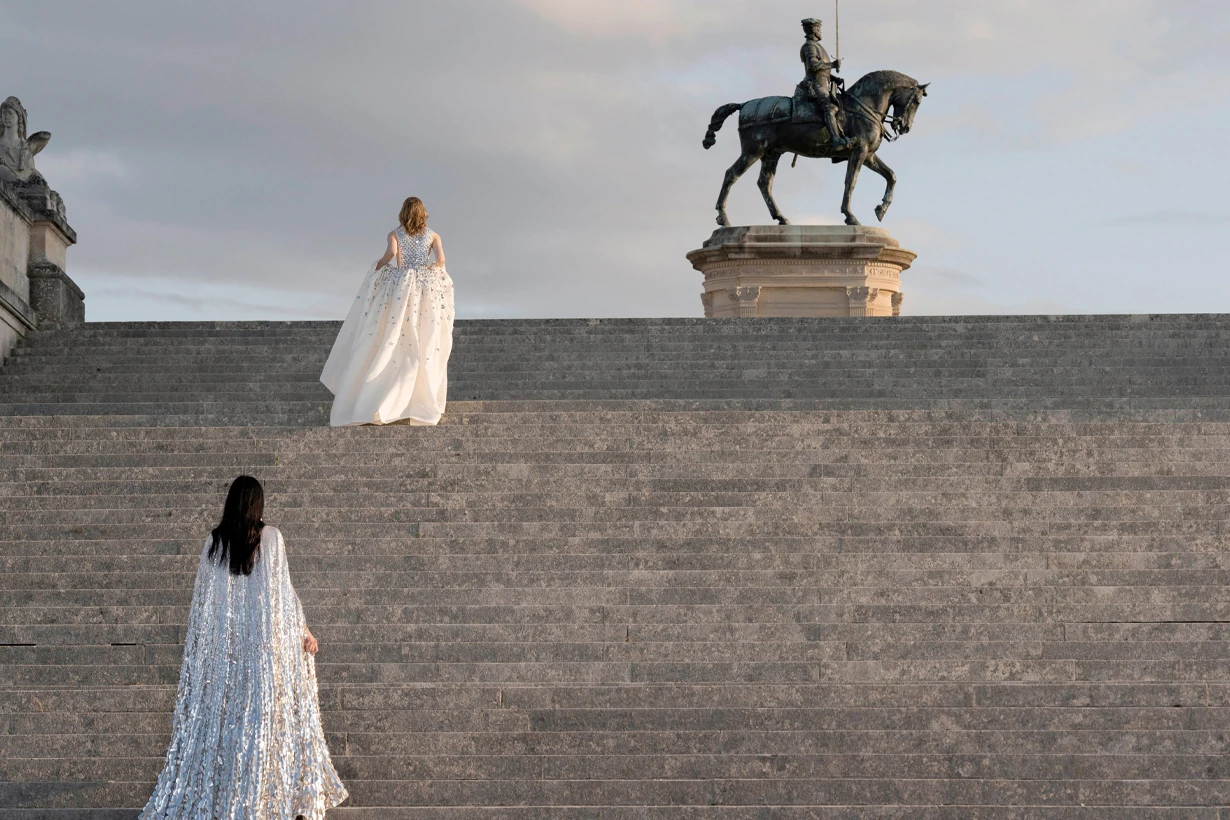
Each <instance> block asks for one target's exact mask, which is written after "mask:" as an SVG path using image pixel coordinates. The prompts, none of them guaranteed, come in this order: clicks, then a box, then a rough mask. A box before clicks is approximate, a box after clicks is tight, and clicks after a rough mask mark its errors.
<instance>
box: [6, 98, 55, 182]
mask: <svg viewBox="0 0 1230 820" xmlns="http://www.w3.org/2000/svg"><path fill="white" fill-rule="evenodd" d="M26 122H27V116H26V109H25V106H23V105H22V104H21V100H19V99H17V98H16V97H9V98H8V99H7V100H5V101H4V102H3V103H0V178H4V179H8V180H9V181H12V182H30V181H31V180H32V179H41V176H40V175H39V173H38V169H36V168H35V167H34V155H35V154H37V153H38V152H39V151H42V150H43V149H44V148H45V147H46V146H47V143H48V142H49V141H50V140H51V134H50V133H49V132H47V131H39V132H38V133H37V134H33V135H30V136H28V137H27V136H26Z"/></svg>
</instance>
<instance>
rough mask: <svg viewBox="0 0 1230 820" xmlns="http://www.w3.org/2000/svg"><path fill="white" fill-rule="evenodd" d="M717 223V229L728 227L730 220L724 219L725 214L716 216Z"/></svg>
mask: <svg viewBox="0 0 1230 820" xmlns="http://www.w3.org/2000/svg"><path fill="white" fill-rule="evenodd" d="M717 223H718V227H719V228H729V227H730V220H729V219H727V218H726V214H718V218H717Z"/></svg>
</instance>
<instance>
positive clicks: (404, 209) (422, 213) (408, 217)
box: [397, 196, 427, 234]
mask: <svg viewBox="0 0 1230 820" xmlns="http://www.w3.org/2000/svg"><path fill="white" fill-rule="evenodd" d="M397 221H398V222H400V223H401V226H402V227H403V228H405V229H406V233H408V234H416V233H419V232H421V231H422V230H423V229H424V228H426V227H427V207H426V206H425V205H423V200H421V199H419V198H418V197H417V196H412V197H410V198H409V199H407V200H406V201H405V202H403V203H402V204H401V213H400V214H399V215H398V217H397Z"/></svg>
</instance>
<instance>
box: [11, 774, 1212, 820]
mask: <svg viewBox="0 0 1230 820" xmlns="http://www.w3.org/2000/svg"><path fill="white" fill-rule="evenodd" d="M1011 782H1012V781H1005V786H1004V791H1005V795H1008V794H1009V793H1010V789H1009V786H1010V785H1011ZM1004 800H1005V802H1010V800H1009V798H1008V797H1007V796H1005V798H1004ZM142 802H143V801H142ZM1022 805H1023V804H1019V803H1014V804H1013V805H1011V806H1006V805H990V806H988V805H976V806H966V805H962V806H954V805H944V806H942V807H917V808H912V809H911V810H910V815H909V816H910V817H912V818H917V820H1020V818H1022V817H1025V816H1028V817H1031V818H1037V820H1227V818H1226V817H1225V816H1224V813H1222V812H1221V811H1220V810H1219V809H1218V808H1216V807H1199V806H1185V807H1178V808H1174V807H1166V808H1161V807H1153V806H1129V807H1124V806H1122V805H1116V806H1079V807H1078V806H1055V805H1047V804H1045V803H1042V802H1039V803H1038V804H1037V805H1026V806H1024V808H1022V807H1021V806H1022ZM771 810H772V816H773V817H774V818H776V819H777V820H897V818H899V817H901V816H902V814H901V808H900V807H899V806H896V805H894V806H892V807H883V806H871V805H841V806H838V805H832V804H825V805H789V806H780V805H779V806H773V807H772V809H771ZM138 811H139V809H136V808H131V809H70V808H64V809H0V820H83V818H88V820H136V817H137V814H138ZM1023 812H1028V814H1023ZM1219 815H1220V816H1219ZM764 816H765V807H763V806H759V807H752V806H720V805H706V806H583V807H578V806H569V807H553V806H501V807H487V806H419V807H413V808H405V807H396V806H378V807H368V808H352V807H350V806H349V804H347V805H345V806H342V807H339V808H336V809H333V810H332V811H331V812H329V817H330V818H335V817H336V818H338V819H339V820H539V819H541V820H594V818H596V817H600V818H602V820H763V818H764Z"/></svg>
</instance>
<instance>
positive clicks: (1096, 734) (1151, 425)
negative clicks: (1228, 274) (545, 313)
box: [0, 316, 1230, 820]
mask: <svg viewBox="0 0 1230 820" xmlns="http://www.w3.org/2000/svg"><path fill="white" fill-rule="evenodd" d="M336 329H337V324H336V323H190V324H188V323H185V324H170V325H167V324H120V325H87V326H85V327H83V328H80V329H77V330H75V331H71V332H69V331H54V332H46V333H38V334H35V335H34V336H33V337H32V338H31V340H30V341H29V342H28V343H27V344H25V345H23V346H22V347H21V348H20V349H19V350H18V352H17V354H16V355H15V356H13V357H11V358H10V359H9V360H8V361H6V362H5V363H4V365H3V368H2V369H0V820H19V819H20V820H34V818H39V820H70V819H71V820H77V819H78V818H82V819H83V820H84V818H89V820H96V819H98V820H106V818H125V820H130V819H131V818H134V817H135V816H136V807H138V806H140V805H141V804H143V803H144V801H145V799H146V798H147V797H148V795H149V792H150V790H151V788H152V784H153V780H154V778H155V777H156V775H157V773H158V771H159V769H160V767H161V765H162V755H163V753H164V751H165V746H166V742H167V737H168V732H169V729H170V720H171V710H172V709H173V707H174V699H175V686H176V682H177V680H178V674H179V663H180V658H181V654H182V641H183V639H184V631H185V629H186V618H187V605H188V601H189V599H190V596H191V585H192V579H193V575H194V572H195V569H196V565H197V562H198V560H199V553H200V550H201V545H202V542H203V540H204V538H205V535H206V533H207V532H208V530H209V529H210V527H212V526H213V525H214V524H215V523H216V518H217V516H218V513H219V510H220V509H221V504H222V499H223V497H224V495H225V492H226V488H227V485H228V484H229V482H230V480H231V479H233V478H234V476H235V475H236V474H238V473H240V472H247V473H251V474H254V475H257V476H258V477H260V478H261V479H262V481H264V482H265V484H266V488H267V491H268V501H267V511H266V517H267V519H268V520H270V521H271V522H272V523H274V524H276V525H277V526H279V527H280V528H281V529H282V531H283V532H284V533H285V535H286V538H287V543H288V549H289V556H290V564H291V571H292V576H293V579H294V582H295V585H296V588H297V590H298V591H299V594H300V596H301V597H302V600H303V603H304V607H305V610H306V612H307V615H308V619H309V622H310V623H311V625H312V628H313V630H314V631H315V633H316V634H317V636H318V637H319V638H320V641H321V652H320V654H319V655H318V656H317V663H318V674H319V677H320V683H321V704H322V708H323V715H324V722H325V729H326V733H327V735H328V739H329V742H330V748H331V750H332V752H333V755H334V761H335V763H336V765H337V767H338V770H339V771H340V772H341V774H342V776H343V778H345V780H346V782H347V786H348V787H349V788H350V790H351V792H352V800H351V801H350V802H349V803H348V804H347V805H346V806H345V807H343V808H341V809H338V810H335V811H334V812H331V813H330V817H331V818H342V819H343V820H347V819H348V820H375V819H376V818H379V819H380V820H386V818H393V820H397V818H405V820H411V819H413V820H443V819H444V818H450V820H479V819H480V818H483V820H487V819H490V820H512V819H513V818H517V819H518V820H519V819H520V818H525V820H530V819H531V818H533V820H539V819H540V818H548V820H552V819H553V820H623V818H627V820H656V819H657V818H662V820H667V819H668V818H669V820H678V818H684V820H689V819H693V820H719V819H721V818H728V819H729V820H794V818H799V820H802V819H803V818H807V820H818V819H823V818H843V820H844V819H846V818H849V819H851V820H852V819H853V818H859V819H860V820H862V819H863V818H873V820H874V819H875V818H884V820H889V819H890V818H891V820H903V818H906V817H908V818H936V820H938V819H939V818H943V819H944V820H949V819H950V818H969V819H970V820H974V818H978V820H998V818H1005V820H1007V819H1008V818H1011V820H1025V818H1063V819H1064V820H1067V819H1069V818H1082V819H1083V818H1099V820H1112V819H1113V820H1120V819H1121V818H1128V820H1132V818H1150V820H1152V818H1159V820H1160V819H1161V818H1165V820H1178V819H1179V818H1182V820H1187V819H1188V818H1193V819H1194V818H1199V820H1230V815H1228V816H1227V817H1226V818H1223V817H1221V816H1220V815H1221V814H1222V812H1223V810H1224V809H1223V808H1222V807H1225V806H1230V785H1228V784H1230V767H1227V765H1226V763H1225V760H1226V759H1227V757H1226V755H1227V752H1228V751H1230V740H1228V738H1230V592H1227V591H1226V590H1227V589H1228V588H1230V585H1228V584H1227V581H1230V558H1227V557H1226V552H1225V549H1224V546H1225V538H1226V535H1227V531H1226V527H1227V525H1226V523H1225V521H1226V519H1227V516H1228V515H1230V467H1227V464H1228V463H1230V458H1228V457H1230V401H1228V400H1227V396H1230V353H1227V350H1228V349H1230V346H1228V345H1227V344H1226V343H1227V341H1230V320H1227V319H1226V318H1224V317H1216V316H1205V317H1190V316H1174V317H1169V316H1159V317H1080V318H1047V317H1013V318H974V319H971V320H968V321H967V320H963V319H957V318H934V319H931V318H922V319H905V320H902V321H899V322H898V321H891V322H890V321H887V320H885V321H872V322H866V321H853V320H850V321H847V320H839V321H836V322H817V321H809V320H766V321H760V320H757V321H718V322H703V321H693V320H636V321H631V320H612V321H607V320H603V321H599V322H590V321H559V322H549V321H543V322H532V321H526V322H461V323H459V324H458V332H457V347H456V351H455V355H454V358H453V361H452V367H451V376H452V379H451V386H450V396H451V398H452V399H453V400H452V401H451V402H450V405H449V412H448V413H447V415H446V417H445V420H444V422H443V423H442V424H441V425H440V426H439V427H436V428H429V429H428V428H414V427H405V426H394V427H389V428H348V429H340V430H331V429H329V428H327V426H325V422H326V421H327V415H328V405H329V397H328V394H327V391H326V390H324V388H323V386H322V385H319V384H318V383H317V381H316V380H317V377H318V375H319V371H320V367H321V365H322V364H323V361H324V357H325V355H326V354H327V352H328V348H329V345H330V344H331V342H332V340H333V336H334V334H335V333H336ZM467 397H471V398H472V397H481V398H482V399H483V400H467V401H457V400H456V399H464V398H467Z"/></svg>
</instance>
